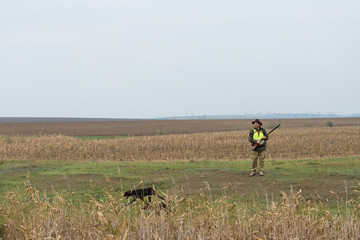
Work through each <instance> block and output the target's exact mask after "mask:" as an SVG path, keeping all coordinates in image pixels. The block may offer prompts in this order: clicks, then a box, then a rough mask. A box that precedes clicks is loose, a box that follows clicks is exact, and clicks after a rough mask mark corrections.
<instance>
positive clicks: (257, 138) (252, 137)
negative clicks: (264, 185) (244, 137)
mask: <svg viewBox="0 0 360 240" xmlns="http://www.w3.org/2000/svg"><path fill="white" fill-rule="evenodd" d="M252 124H253V125H254V128H253V129H251V130H250V133H249V142H251V146H254V145H255V144H257V143H258V144H259V145H258V146H257V147H256V148H255V149H253V150H252V153H251V160H252V168H251V173H250V175H249V176H250V177H252V176H255V175H256V167H257V165H258V160H259V165H260V169H259V174H260V176H264V159H265V150H266V141H267V140H268V137H267V136H265V135H266V131H265V129H263V128H262V127H261V125H262V123H261V122H260V120H259V119H255V121H253V122H252Z"/></svg>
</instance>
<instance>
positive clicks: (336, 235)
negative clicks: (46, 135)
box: [2, 182, 360, 240]
mask: <svg viewBox="0 0 360 240" xmlns="http://www.w3.org/2000/svg"><path fill="white" fill-rule="evenodd" d="M359 189H360V185H359V186H358V190H359ZM90 197H91V196H90ZM5 198H6V199H7V204H6V206H5V207H4V210H3V211H2V213H3V215H2V217H3V218H4V219H6V224H4V226H3V232H4V234H3V236H4V237H5V239H56V240H60V239H89V240H92V239H109V240H110V239H144V240H149V239H150V240H152V239H154V240H158V239H254V240H259V239H326V240H330V239H359V238H360V218H359V211H360V204H358V201H349V202H347V203H346V204H345V206H344V209H342V208H341V207H340V206H339V208H338V209H336V211H332V212H330V211H328V210H327V209H326V208H324V206H323V205H322V204H321V203H316V202H310V201H305V200H304V199H303V198H302V196H301V191H298V192H295V191H292V192H290V193H289V194H286V193H285V192H283V193H282V199H281V200H280V201H277V202H276V201H269V202H268V203H267V204H266V207H265V208H260V207H259V206H256V203H254V205H253V206H251V207H249V206H248V205H247V204H243V203H242V202H238V201H234V200H233V199H231V197H228V196H224V197H221V198H218V199H216V200H212V199H211V197H210V198H209V197H207V196H200V197H198V198H194V197H187V196H185V195H184V194H182V193H181V192H179V194H178V195H174V196H170V197H169V196H168V197H167V201H166V202H167V206H169V207H168V210H164V209H163V208H162V207H161V206H162V205H161V204H160V203H159V202H158V203H154V204H152V205H151V207H147V208H144V206H143V205H142V206H141V205H136V206H131V207H126V206H125V205H124V204H119V202H121V200H122V199H121V197H120V196H119V195H117V194H116V192H114V191H113V190H112V189H111V188H110V189H109V190H108V191H106V195H105V198H104V199H102V200H101V201H99V200H96V199H95V198H92V199H91V200H90V201H89V203H87V204H81V205H75V204H74V203H73V201H72V199H71V194H64V193H56V194H55V196H54V197H53V198H48V197H47V194H46V192H44V193H40V192H39V191H38V190H36V189H35V188H33V187H32V186H31V184H30V183H29V182H28V183H27V184H26V191H25V192H22V193H19V192H12V193H9V194H7V195H6V196H5Z"/></svg>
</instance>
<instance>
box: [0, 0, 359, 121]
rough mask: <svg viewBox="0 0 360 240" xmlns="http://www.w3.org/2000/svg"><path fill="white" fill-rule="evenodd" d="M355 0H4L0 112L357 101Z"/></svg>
mask: <svg viewBox="0 0 360 240" xmlns="http://www.w3.org/2000/svg"><path fill="white" fill-rule="evenodd" d="M359 12H360V2H359V1H357V0H356V1H355V0H354V1H331V0H330V1H329V0H321V1H313V0H312V1H304V0H301V1H289V0H284V1H276V0H275V1H268V0H266V1H265V0H264V1H262V0H258V1H238V0H233V1H209V0H207V1H188V0H182V1H165V0H162V1H160V0H159V1H156V0H155V1H149V0H138V1H133V0H132V1H130V0H129V1H122V0H112V1H110V0H105V1H91V0H71V1H69V0H61V1H60V0H51V1H49V0H44V1H36V0H34V1H27V0H4V1H1V3H0V29H1V32H0V87H1V90H2V91H1V94H0V117H113V118H128V117H130V118H133V117H140V118H147V117H164V116H175V115H176V116H184V115H186V114H188V115H191V114H194V115H200V114H201V115H202V114H208V115H210V114H244V113H257V112H264V113H266V112H269V113H299V112H300V113H306V112H310V113H337V114H354V113H360V106H359V105H360V104H359V103H360V94H359V89H360V81H359V80H360V67H359V63H360V44H359V43H360V29H359V26H360V14H359Z"/></svg>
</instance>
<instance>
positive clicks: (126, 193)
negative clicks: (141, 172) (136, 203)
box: [124, 190, 131, 199]
mask: <svg viewBox="0 0 360 240" xmlns="http://www.w3.org/2000/svg"><path fill="white" fill-rule="evenodd" d="M130 196H131V190H129V191H126V192H125V193H124V198H126V199H127V198H128V197H130Z"/></svg>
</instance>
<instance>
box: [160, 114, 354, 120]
mask: <svg viewBox="0 0 360 240" xmlns="http://www.w3.org/2000/svg"><path fill="white" fill-rule="evenodd" d="M348 117H360V114H352V115H338V114H334V113H327V114H322V113H316V114H314V113H256V114H253V113H251V114H242V115H192V116H174V117H162V118H156V119H255V118H261V119H294V118H348Z"/></svg>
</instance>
